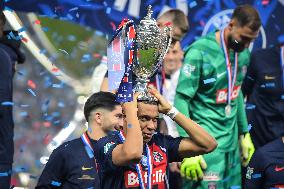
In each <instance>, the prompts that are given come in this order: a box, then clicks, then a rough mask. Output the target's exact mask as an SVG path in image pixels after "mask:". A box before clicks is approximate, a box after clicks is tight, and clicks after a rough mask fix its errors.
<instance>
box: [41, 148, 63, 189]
mask: <svg viewBox="0 0 284 189" xmlns="http://www.w3.org/2000/svg"><path fill="white" fill-rule="evenodd" d="M66 162H67V160H64V150H63V148H62V146H60V147H58V148H57V149H55V150H54V151H53V152H52V154H51V155H50V157H49V160H48V162H47V164H46V165H45V167H44V169H43V171H42V173H41V175H40V177H39V180H38V183H37V186H36V189H40V188H46V189H48V188H50V189H51V188H57V187H58V188H59V187H62V186H63V185H64V183H63V181H64V178H63V177H64V175H65V173H66V171H68V170H66V169H67V167H66V166H65V163H66Z"/></svg>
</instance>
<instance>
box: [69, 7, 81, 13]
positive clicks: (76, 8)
mask: <svg viewBox="0 0 284 189" xmlns="http://www.w3.org/2000/svg"><path fill="white" fill-rule="evenodd" d="M78 9H79V7H74V8H72V9H69V12H72V11H75V10H78Z"/></svg>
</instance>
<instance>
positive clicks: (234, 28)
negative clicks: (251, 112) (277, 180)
mask: <svg viewBox="0 0 284 189" xmlns="http://www.w3.org/2000/svg"><path fill="white" fill-rule="evenodd" d="M260 25H261V21H260V17H259V14H258V12H257V11H256V10H255V9H254V8H253V7H251V6H249V5H242V6H239V7H237V8H236V9H235V10H234V12H233V15H232V18H231V20H230V22H229V24H228V25H227V27H226V28H225V29H223V30H221V31H216V32H213V33H209V34H208V35H207V36H205V37H202V38H200V39H199V40H197V41H196V42H194V43H193V44H192V45H191V46H190V47H189V48H188V49H187V51H186V55H185V61H184V65H183V67H182V69H181V73H180V76H179V82H178V86H177V89H176V97H175V106H176V108H177V109H178V110H179V111H181V112H182V113H183V114H184V115H186V116H188V117H190V118H191V119H192V120H194V121H196V122H197V123H198V124H199V125H201V126H202V127H203V128H204V129H206V130H207V131H208V132H209V133H210V134H211V135H212V136H214V137H215V138H216V140H217V142H218V148H217V149H216V150H215V151H214V152H211V153H210V154H206V155H203V156H197V157H193V158H185V159H184V160H183V162H182V165H181V174H182V176H184V177H185V178H186V179H184V183H183V188H184V189H191V188H194V189H208V188H210V189H211V188H218V189H228V188H231V187H233V186H239V187H240V185H241V166H240V163H241V160H242V163H243V165H246V164H248V161H249V159H250V157H251V156H252V154H253V152H254V147H253V144H252V142H251V140H250V135H249V134H248V133H247V132H248V130H247V125H248V124H247V120H246V114H245V111H244V101H243V96H242V93H241V90H240V87H241V84H242V81H243V78H244V76H245V72H246V67H247V65H248V63H249V51H248V49H247V47H248V46H249V44H250V42H252V41H253V40H254V39H255V38H256V37H257V36H258V33H259V28H260ZM178 129H179V133H180V135H181V136H184V135H185V132H184V130H182V129H181V128H180V127H178ZM238 139H240V140H238ZM239 144H241V145H240V146H241V149H240V150H241V157H240V153H239Z"/></svg>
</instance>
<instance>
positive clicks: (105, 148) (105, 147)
mask: <svg viewBox="0 0 284 189" xmlns="http://www.w3.org/2000/svg"><path fill="white" fill-rule="evenodd" d="M112 145H114V142H108V143H106V144H105V145H104V154H106V153H107V152H108V150H109V149H110V147H111V146H112Z"/></svg>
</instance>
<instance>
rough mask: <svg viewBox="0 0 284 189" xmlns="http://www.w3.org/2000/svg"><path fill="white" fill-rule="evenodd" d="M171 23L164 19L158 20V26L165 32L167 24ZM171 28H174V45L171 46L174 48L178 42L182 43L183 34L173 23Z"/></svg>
mask: <svg viewBox="0 0 284 189" xmlns="http://www.w3.org/2000/svg"><path fill="white" fill-rule="evenodd" d="M169 22H170V21H167V20H164V19H158V20H157V25H158V26H159V28H161V30H162V31H163V29H164V27H165V26H166V24H167V23H169ZM170 27H171V28H172V43H171V46H174V45H175V44H176V42H178V41H181V39H182V36H183V33H182V31H181V29H180V28H179V27H177V26H175V25H173V24H172V23H171V25H170Z"/></svg>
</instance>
